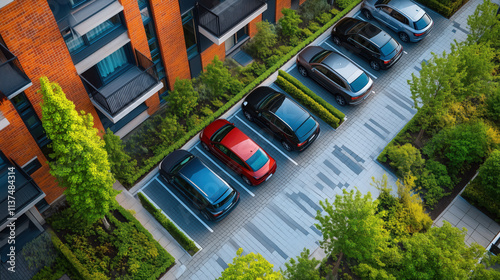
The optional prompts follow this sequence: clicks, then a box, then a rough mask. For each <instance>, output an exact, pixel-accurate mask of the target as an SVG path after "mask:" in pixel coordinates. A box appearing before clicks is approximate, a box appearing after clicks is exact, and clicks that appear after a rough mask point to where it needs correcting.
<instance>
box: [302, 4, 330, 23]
mask: <svg viewBox="0 0 500 280" xmlns="http://www.w3.org/2000/svg"><path fill="white" fill-rule="evenodd" d="M329 9H330V5H329V4H328V3H327V2H326V0H307V1H306V2H305V3H304V4H303V5H302V6H301V7H300V10H301V14H302V18H303V19H304V21H305V22H309V21H310V20H312V19H313V18H315V17H317V16H318V15H319V14H321V13H323V12H326V11H328V10H329Z"/></svg>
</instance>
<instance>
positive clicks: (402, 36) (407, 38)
mask: <svg viewBox="0 0 500 280" xmlns="http://www.w3.org/2000/svg"><path fill="white" fill-rule="evenodd" d="M398 35H399V39H401V41H403V42H405V43H408V42H409V41H410V36H408V34H406V33H404V32H399V34H398Z"/></svg>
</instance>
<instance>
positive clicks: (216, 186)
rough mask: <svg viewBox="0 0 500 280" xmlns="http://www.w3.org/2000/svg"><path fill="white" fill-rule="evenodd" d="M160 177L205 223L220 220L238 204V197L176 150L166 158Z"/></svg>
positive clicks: (195, 160) (189, 156) (188, 155)
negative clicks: (191, 204) (184, 199)
mask: <svg viewBox="0 0 500 280" xmlns="http://www.w3.org/2000/svg"><path fill="white" fill-rule="evenodd" d="M160 174H161V175H162V176H163V178H165V180H167V181H168V182H169V183H170V184H171V185H173V186H174V187H175V188H176V189H178V190H179V191H180V192H181V193H182V195H183V196H184V197H186V198H187V199H188V200H189V201H191V202H192V203H193V205H194V207H195V208H196V209H198V210H199V211H200V213H201V214H202V215H203V216H204V217H205V218H206V219H207V220H212V221H218V220H221V219H222V218H223V217H225V216H226V215H227V214H229V212H230V211H231V210H232V209H234V207H235V206H236V204H238V202H239V199H240V193H239V192H238V191H236V190H235V189H234V188H232V187H231V186H229V184H228V183H226V182H225V181H224V180H222V178H220V177H219V176H217V174H215V173H214V172H213V171H212V170H211V169H210V168H208V167H207V166H206V165H205V164H204V163H203V162H202V161H201V160H200V159H199V158H197V157H195V156H194V155H192V154H191V153H190V152H188V151H185V150H176V151H173V152H172V153H170V154H169V155H168V156H166V157H165V158H164V159H163V161H162V162H161V163H160Z"/></svg>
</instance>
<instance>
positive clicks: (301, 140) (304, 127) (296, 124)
mask: <svg viewBox="0 0 500 280" xmlns="http://www.w3.org/2000/svg"><path fill="white" fill-rule="evenodd" d="M242 109H243V114H244V115H245V117H246V118H247V119H248V120H249V121H254V122H256V123H257V124H259V125H260V126H262V127H264V128H266V129H268V130H270V131H271V132H272V133H273V134H274V135H275V136H276V137H278V138H279V140H280V141H281V145H283V148H285V150H287V151H292V150H298V151H303V150H304V149H305V148H306V147H308V146H309V145H310V144H311V143H312V142H313V141H314V140H315V139H316V138H317V137H318V135H319V131H320V130H319V124H318V122H317V121H316V120H315V119H314V118H313V117H312V116H311V114H309V113H308V112H307V111H305V110H304V109H302V107H300V106H299V105H297V104H296V103H295V102H293V101H292V100H291V99H290V98H287V97H286V96H285V95H284V94H282V93H279V92H277V91H275V90H273V89H272V88H270V87H258V88H256V89H255V90H254V91H252V92H251V93H250V94H249V95H248V96H247V98H245V101H243V104H242Z"/></svg>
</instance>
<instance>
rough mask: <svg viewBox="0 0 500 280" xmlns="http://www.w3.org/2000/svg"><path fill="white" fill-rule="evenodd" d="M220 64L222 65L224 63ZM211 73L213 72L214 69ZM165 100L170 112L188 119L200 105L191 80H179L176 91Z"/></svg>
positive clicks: (177, 80)
mask: <svg viewBox="0 0 500 280" xmlns="http://www.w3.org/2000/svg"><path fill="white" fill-rule="evenodd" d="M220 63H221V64H222V62H220ZM209 66H210V65H208V66H207V68H208V67H209ZM211 71H213V70H212V68H211ZM211 74H212V73H211ZM165 100H166V101H167V102H168V110H169V111H170V112H172V113H174V114H175V115H177V116H179V117H181V118H187V117H188V116H189V114H190V113H191V111H193V109H194V108H196V106H197V105H198V92H196V91H195V90H194V88H193V84H192V82H191V80H188V79H184V80H180V79H179V78H177V79H176V80H175V84H174V90H173V91H171V92H170V93H169V95H168V96H167V97H165Z"/></svg>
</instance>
